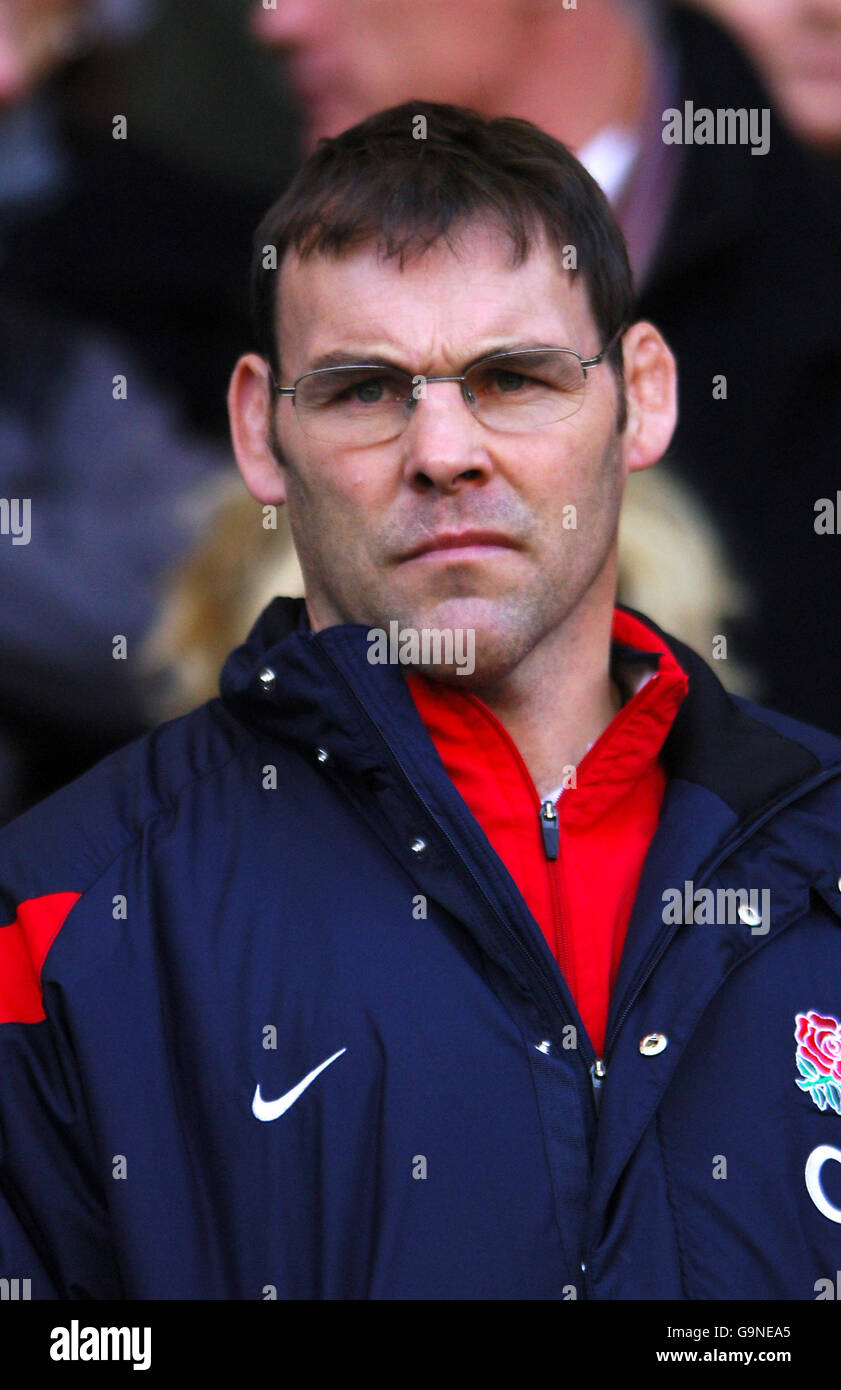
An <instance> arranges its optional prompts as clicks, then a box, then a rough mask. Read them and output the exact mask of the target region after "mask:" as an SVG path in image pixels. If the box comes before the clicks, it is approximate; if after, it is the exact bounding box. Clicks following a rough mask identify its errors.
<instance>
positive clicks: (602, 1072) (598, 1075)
mask: <svg viewBox="0 0 841 1390" xmlns="http://www.w3.org/2000/svg"><path fill="white" fill-rule="evenodd" d="M606 1075H607V1067H606V1066H605V1064H604V1062H603V1061H602V1059H601V1057H597V1058H596V1060H595V1062H594V1063H593V1065H592V1066H591V1068H590V1080H591V1081H592V1083H593V1100H594V1101H595V1103H596V1114H598V1112H599V1102H600V1100H601V1098H602V1082H603V1081H604V1079H605V1077H606Z"/></svg>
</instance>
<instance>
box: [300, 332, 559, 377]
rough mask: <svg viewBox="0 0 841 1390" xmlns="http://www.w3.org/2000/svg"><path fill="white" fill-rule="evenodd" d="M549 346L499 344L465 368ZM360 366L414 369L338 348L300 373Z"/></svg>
mask: <svg viewBox="0 0 841 1390" xmlns="http://www.w3.org/2000/svg"><path fill="white" fill-rule="evenodd" d="M549 346H550V344H549V343H538V342H519V341H515V342H502V343H498V344H496V345H495V346H494V347H489V348H485V350H484V351H483V352H480V353H477V355H476V356H475V357H471V358H470V361H469V362H466V363H465V368H467V367H472V366H473V363H474V362H481V361H482V360H483V358H485V357H496V356H497V355H498V354H499V353H501V352H518V351H535V352H536V351H539V350H540V349H541V348H546V347H549ZM360 365H368V366H371V367H397V368H398V369H399V370H400V371H403V372H408V373H409V374H410V375H411V373H412V368H410V367H404V366H402V365H401V363H399V362H397V361H395V359H394V358H391V357H387V356H385V355H384V354H383V353H381V352H365V351H364V350H360V351H357V350H356V349H354V348H338V349H334V350H333V351H332V352H324V353H322V354H321V355H320V356H319V357H316V358H315V360H314V361H313V362H312V363H311V364H310V366H309V367H307V368H305V370H304V372H301V373H299V375H301V376H305V375H306V373H307V372H318V371H321V370H322V368H324V367H356V366H360Z"/></svg>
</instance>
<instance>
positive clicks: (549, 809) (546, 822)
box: [538, 801, 560, 859]
mask: <svg viewBox="0 0 841 1390" xmlns="http://www.w3.org/2000/svg"><path fill="white" fill-rule="evenodd" d="M538 815H539V817H540V833H541V834H542V836H543V850H544V853H545V855H546V858H547V859H557V857H558V844H559V841H560V828H559V825H558V812H557V810H556V808H555V803H554V801H544V802H543V803H542V804H541V807H540V811H539V812H538Z"/></svg>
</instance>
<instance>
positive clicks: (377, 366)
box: [264, 323, 628, 443]
mask: <svg viewBox="0 0 841 1390" xmlns="http://www.w3.org/2000/svg"><path fill="white" fill-rule="evenodd" d="M627 327H628V325H627V324H624V323H623V324H622V326H621V327H620V328H617V330H616V332H615V333H614V334H613V337H612V338H610V339H609V340H608V342H606V343H605V345H604V347H603V348H602V350H601V352H598V353H596V356H595V357H582V356H581V353H580V352H576V351H575V349H574V348H562V347H555V346H554V345H552V344H548V343H544V344H535V346H534V347H528V348H514V350H513V351H512V352H488V353H485V355H484V356H483V357H477V358H476V359H475V360H474V361H473V362H468V364H467V366H466V367H465V368H464V371H463V372H461V373H459V374H458V375H456V376H424V375H423V373H422V372H419V373H412V372H409V371H406V370H405V368H403V367H395V365H394V363H390V362H347V363H343V364H342V365H341V366H336V367H316V368H315V369H314V370H313V371H310V372H302V373H301V375H300V376H298V377H296V378H295V380H294V381H293V382H292V385H291V386H281V385H280V384H279V382H278V381H277V380H276V379H275V375H274V373H273V371H272V369H271V366H270V365H269V363H268V362H267V363H266V366H267V367H268V368H269V380H270V381H271V384H272V387H273V389H274V391H275V393H276V395H278V396H290V397H291V398H292V404H293V406H294V405H296V393H297V390H298V387H299V386H300V384H301V382H302V381H305V380H306V379H307V378H308V377H312V376H322V375H324V374H325V373H327V372H332V373H335V372H358V371H359V370H360V368H366V369H367V368H370V370H371V371H380V372H381V371H387V370H389V369H390V370H391V371H398V372H401V373H402V374H403V375H405V376H407V377H408V378H409V379H410V381H411V382H412V384H413V385H414V382H415V378H416V376H420V377H421V379H422V380H423V382H424V385H428V384H429V383H430V382H432V381H458V382H459V383H460V384H461V394H462V397H463V399H464V402H465V404H466V405H467V407H468V409H471V406H472V404H473V403H474V402H475V399H476V398H475V396H474V397H472V398H471V396H470V393H469V391H468V389H467V387H466V385H465V383H466V379H467V373H468V372H471V371H472V370H473V368H474V367H481V366H483V365H484V364H485V363H486V362H493V361H494V359H495V358H497V357H517V356H518V355H519V354H522V355H523V356H526V355H527V354H529V353H533V352H568V353H569V354H570V355H571V356H572V357H577V358H578V361H579V362H580V363H581V370H582V372H583V373H584V380H585V382H586V380H587V371H588V368H590V367H598V366H599V364H600V363H601V362H603V361H604V358H605V357H606V356H607V354H608V353H609V352H610V349H611V348H612V347H614V346H615V344H616V343H617V342H618V341H619V339H620V338H621V337H622V334H623V333H624V332H625V330H626V328H627ZM264 360H265V359H264ZM415 399H417V398H416V397H415ZM471 413H472V410H471ZM576 413H577V412H576V411H573V414H576ZM410 418H411V411H410V410H409V411H407V412H406V424H408V422H409V419H410ZM569 418H570V417H569V416H568V415H562V416H561V420H567V419H569ZM481 423H482V422H481V421H480V424H481ZM554 423H555V424H560V420H556V421H554ZM301 428H302V429H304V426H303V425H302V426H301ZM405 428H406V425H404V426H403V429H405ZM485 428H486V429H492V428H493V426H491V425H486V426H485ZM498 432H501V433H504V431H498ZM304 433H305V434H306V433H307V431H306V430H304ZM400 433H402V430H401V431H400ZM391 437H392V438H394V439H396V438H398V435H393V436H391ZM382 442H383V443H387V442H388V440H387V439H385V440H383V441H382Z"/></svg>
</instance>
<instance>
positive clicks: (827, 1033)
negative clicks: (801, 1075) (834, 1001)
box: [794, 1009, 841, 1081]
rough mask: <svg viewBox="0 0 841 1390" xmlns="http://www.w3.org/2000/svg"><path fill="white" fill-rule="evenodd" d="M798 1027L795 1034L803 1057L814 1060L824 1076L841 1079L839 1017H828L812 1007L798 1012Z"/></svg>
mask: <svg viewBox="0 0 841 1390" xmlns="http://www.w3.org/2000/svg"><path fill="white" fill-rule="evenodd" d="M795 1022H796V1024H797V1028H796V1031H795V1034H794V1036H795V1037H796V1039H797V1043H798V1049H799V1051H800V1053H801V1055H802V1056H803V1057H806V1058H807V1059H808V1061H810V1062H814V1064H815V1066H816V1067H817V1068H818V1070H819V1071H820V1072H821V1073H822V1074H823V1075H824V1076H830V1077H832V1079H833V1080H834V1081H841V1023H839V1022H838V1019H837V1018H826V1017H825V1016H824V1015H823V1014H818V1013H815V1010H814V1009H810V1010H809V1012H808V1013H807V1014H797V1016H796V1019H795Z"/></svg>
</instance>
